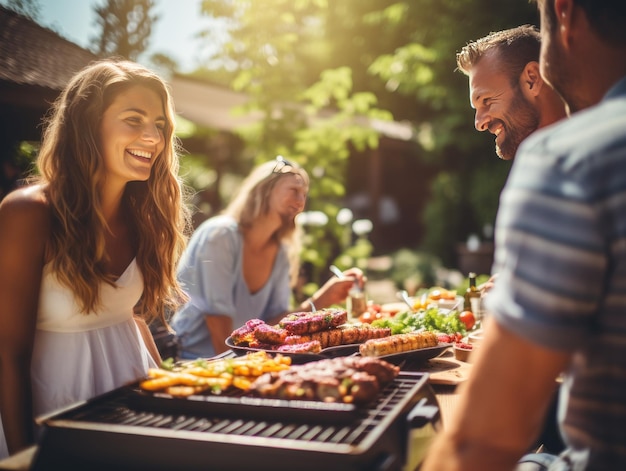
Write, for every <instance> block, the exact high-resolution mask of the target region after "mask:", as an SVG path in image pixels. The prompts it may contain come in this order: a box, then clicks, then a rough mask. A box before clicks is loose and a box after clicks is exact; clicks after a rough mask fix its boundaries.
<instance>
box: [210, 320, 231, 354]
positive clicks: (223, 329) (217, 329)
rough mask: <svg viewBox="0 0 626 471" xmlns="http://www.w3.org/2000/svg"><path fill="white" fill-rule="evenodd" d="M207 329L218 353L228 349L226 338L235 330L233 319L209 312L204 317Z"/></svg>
mask: <svg viewBox="0 0 626 471" xmlns="http://www.w3.org/2000/svg"><path fill="white" fill-rule="evenodd" d="M204 320H205V323H206V326H207V329H209V333H210V334H211V343H212V344H213V350H214V351H215V354H216V355H219V354H220V353H222V352H225V351H226V350H228V347H227V346H226V343H225V342H226V339H227V338H228V337H229V336H230V334H231V333H232V332H233V320H232V318H230V317H228V316H219V315H212V314H209V315H207V316H205V317H204Z"/></svg>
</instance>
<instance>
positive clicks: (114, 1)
mask: <svg viewBox="0 0 626 471" xmlns="http://www.w3.org/2000/svg"><path fill="white" fill-rule="evenodd" d="M154 6H155V3H154V0H107V1H106V3H105V4H104V5H101V6H96V7H95V11H96V13H97V15H98V17H97V18H96V25H97V26H99V29H100V34H99V35H97V36H94V37H93V38H92V44H93V47H94V49H95V51H96V54H98V55H99V56H101V57H107V56H121V57H124V58H127V59H130V60H137V57H138V56H139V55H140V54H141V53H142V52H144V51H145V50H146V49H147V48H148V43H149V39H150V34H151V32H152V24H153V23H154V22H156V21H157V20H158V18H159V17H158V15H156V14H151V13H150V11H151V10H152V8H153V7H154Z"/></svg>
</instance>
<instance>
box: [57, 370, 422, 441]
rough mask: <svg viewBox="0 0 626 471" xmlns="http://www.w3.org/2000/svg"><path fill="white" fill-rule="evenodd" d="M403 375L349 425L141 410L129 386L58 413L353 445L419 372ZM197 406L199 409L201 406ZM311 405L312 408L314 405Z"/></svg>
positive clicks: (406, 392)
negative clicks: (114, 393)
mask: <svg viewBox="0 0 626 471" xmlns="http://www.w3.org/2000/svg"><path fill="white" fill-rule="evenodd" d="M405 376H406V375H404V377H400V378H398V379H396V380H395V381H394V382H393V383H391V384H389V385H388V386H387V387H386V388H385V389H384V390H383V391H382V392H381V393H380V394H379V395H378V398H377V399H376V401H375V403H373V404H372V405H371V406H370V407H369V408H367V409H363V410H357V411H356V414H357V415H356V417H357V420H355V421H353V422H351V423H350V424H348V425H343V424H340V425H339V426H333V425H326V426H321V425H319V424H306V423H305V424H303V423H299V422H292V421H289V420H280V419H278V420H274V421H268V420H245V419H243V418H239V417H233V418H224V417H206V416H203V415H189V414H177V413H162V412H156V411H155V410H141V407H139V408H138V407H136V405H137V404H140V402H141V401H140V400H137V399H136V398H135V397H134V394H135V390H134V389H132V388H128V389H125V390H123V393H122V394H120V395H119V396H117V397H113V398H111V399H110V400H109V401H104V402H101V403H95V404H92V406H91V407H84V408H81V409H78V410H77V411H75V412H69V413H66V414H64V415H63V416H62V417H61V418H62V420H63V421H64V422H65V421H73V422H79V423H83V424H90V423H91V424H109V425H120V426H126V427H132V428H152V429H161V430H171V431H188V432H202V433H216V434H217V433H219V434H228V435H239V436H243V437H263V438H272V439H289V440H296V441H305V442H320V443H332V444H347V445H353V446H355V445H358V444H359V443H361V442H362V440H363V439H364V437H366V436H367V435H368V434H369V433H370V432H371V431H372V430H374V429H375V428H376V427H378V426H380V424H381V423H382V422H384V421H385V420H386V419H387V418H388V417H389V416H390V415H392V413H393V411H394V409H395V408H397V406H398V404H399V403H400V402H402V401H403V400H406V399H407V398H408V397H409V396H410V395H411V394H412V392H413V390H414V389H415V387H416V380H418V379H419V377H405ZM418 382H419V381H418ZM235 407H236V406H235ZM197 409H198V410H200V409H201V407H198V408H197ZM312 410H313V411H315V409H312ZM283 419H286V417H283Z"/></svg>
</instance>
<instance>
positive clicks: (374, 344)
mask: <svg viewBox="0 0 626 471" xmlns="http://www.w3.org/2000/svg"><path fill="white" fill-rule="evenodd" d="M437 345H439V339H438V338H437V335H436V334H435V333H434V332H430V331H423V332H412V333H408V334H397V335H391V336H389V337H385V338H381V339H372V340H368V341H367V342H365V343H363V344H362V345H360V346H359V353H360V354H361V355H362V356H364V357H368V356H369V357H379V356H383V355H393V354H395V353H402V352H408V351H411V350H419V349H422V348H428V347H436V346H437Z"/></svg>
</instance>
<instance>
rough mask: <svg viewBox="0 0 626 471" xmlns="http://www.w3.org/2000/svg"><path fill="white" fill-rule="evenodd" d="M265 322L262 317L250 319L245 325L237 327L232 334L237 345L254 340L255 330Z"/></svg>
mask: <svg viewBox="0 0 626 471" xmlns="http://www.w3.org/2000/svg"><path fill="white" fill-rule="evenodd" d="M263 324H265V322H264V321H262V320H261V319H250V320H249V321H247V322H246V323H245V324H244V325H242V326H241V327H239V328H238V329H235V330H234V331H233V332H232V333H231V334H230V338H231V340H232V341H233V343H234V344H235V345H244V344H248V343H250V342H251V341H252V340H254V330H255V329H256V328H257V327H259V326H261V325H263Z"/></svg>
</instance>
